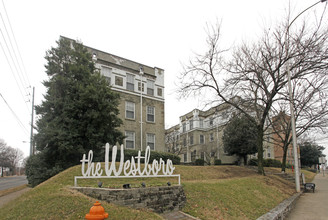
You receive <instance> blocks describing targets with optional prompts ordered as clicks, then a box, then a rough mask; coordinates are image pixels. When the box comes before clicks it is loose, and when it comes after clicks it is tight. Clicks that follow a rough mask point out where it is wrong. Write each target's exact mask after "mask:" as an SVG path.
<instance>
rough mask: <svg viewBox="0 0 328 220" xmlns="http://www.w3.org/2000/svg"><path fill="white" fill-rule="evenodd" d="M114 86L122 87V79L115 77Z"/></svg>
mask: <svg viewBox="0 0 328 220" xmlns="http://www.w3.org/2000/svg"><path fill="white" fill-rule="evenodd" d="M115 85H117V86H123V77H120V76H115Z"/></svg>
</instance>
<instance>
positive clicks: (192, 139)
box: [189, 135, 194, 145]
mask: <svg viewBox="0 0 328 220" xmlns="http://www.w3.org/2000/svg"><path fill="white" fill-rule="evenodd" d="M189 143H190V145H193V144H194V136H192V135H191V136H190V137H189Z"/></svg>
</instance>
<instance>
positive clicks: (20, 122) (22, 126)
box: [0, 93, 28, 134]
mask: <svg viewBox="0 0 328 220" xmlns="http://www.w3.org/2000/svg"><path fill="white" fill-rule="evenodd" d="M0 96H1V98H2V99H3V101H4V102H5V104H6V105H7V106H8V108H9V109H10V111H11V113H12V114H13V115H14V116H15V118H16V120H17V122H18V124H19V125H20V126H21V128H23V131H24V132H25V133H26V134H28V131H27V129H26V127H25V126H24V124H23V123H22V121H21V120H20V119H19V118H18V116H17V114H16V113H15V111H14V110H13V109H12V108H11V107H10V106H9V104H8V102H7V101H6V99H5V98H4V97H3V96H2V94H1V93H0Z"/></svg>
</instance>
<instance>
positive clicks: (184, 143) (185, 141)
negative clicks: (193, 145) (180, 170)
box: [183, 138, 187, 146]
mask: <svg viewBox="0 0 328 220" xmlns="http://www.w3.org/2000/svg"><path fill="white" fill-rule="evenodd" d="M183 146H187V139H186V138H184V139H183Z"/></svg>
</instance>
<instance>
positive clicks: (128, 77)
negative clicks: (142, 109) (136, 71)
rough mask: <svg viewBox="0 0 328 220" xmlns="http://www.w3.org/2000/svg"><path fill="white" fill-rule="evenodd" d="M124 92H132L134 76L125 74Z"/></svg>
mask: <svg viewBox="0 0 328 220" xmlns="http://www.w3.org/2000/svg"><path fill="white" fill-rule="evenodd" d="M130 86H131V88H130ZM126 90H129V91H133V92H134V75H132V74H129V73H127V74H126Z"/></svg>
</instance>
